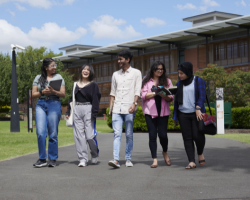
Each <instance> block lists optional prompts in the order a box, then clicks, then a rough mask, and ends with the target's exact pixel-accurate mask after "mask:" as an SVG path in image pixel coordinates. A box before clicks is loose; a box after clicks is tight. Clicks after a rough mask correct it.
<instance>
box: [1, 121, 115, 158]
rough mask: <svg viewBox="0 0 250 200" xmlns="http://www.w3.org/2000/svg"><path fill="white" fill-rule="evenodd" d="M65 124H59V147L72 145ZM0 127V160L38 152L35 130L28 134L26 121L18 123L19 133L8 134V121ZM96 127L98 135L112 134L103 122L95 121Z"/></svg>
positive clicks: (70, 130) (68, 129)
mask: <svg viewBox="0 0 250 200" xmlns="http://www.w3.org/2000/svg"><path fill="white" fill-rule="evenodd" d="M65 123H66V122H65V121H64V120H62V121H60V124H59V132H58V145H59V147H61V146H66V145H70V144H74V137H73V130H72V128H70V127H66V125H65ZM0 127H1V129H0V152H1V153H0V160H5V159H7V158H12V157H16V156H20V155H24V154H28V153H34V152H37V151H38V146H37V137H36V128H34V129H33V133H31V132H29V133H28V131H27V121H20V133H11V132H10V122H9V121H0ZM96 127H97V132H98V133H108V132H112V129H110V128H109V127H108V126H107V124H106V121H104V120H97V121H96ZM47 144H48V142H47Z"/></svg>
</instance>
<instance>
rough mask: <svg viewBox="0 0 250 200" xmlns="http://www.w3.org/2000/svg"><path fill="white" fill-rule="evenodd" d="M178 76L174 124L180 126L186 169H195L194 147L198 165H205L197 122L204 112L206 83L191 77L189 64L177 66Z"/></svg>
mask: <svg viewBox="0 0 250 200" xmlns="http://www.w3.org/2000/svg"><path fill="white" fill-rule="evenodd" d="M178 75H179V78H180V81H179V82H178V83H177V84H176V85H177V87H178V91H177V94H176V95H175V101H174V115H173V119H174V121H175V124H176V125H177V124H178V122H179V123H180V126H181V132H182V137H183V141H184V146H185V150H186V153H187V157H188V160H189V164H188V166H187V167H186V169H193V168H196V164H195V146H194V143H195V144H196V148H197V153H198V157H199V164H200V165H201V166H202V165H204V164H205V159H204V156H203V150H204V147H205V135H204V134H203V133H200V132H199V128H198V121H199V120H202V117H203V113H205V112H206V110H205V106H204V103H205V99H206V82H205V81H204V80H203V79H202V78H200V77H195V76H194V75H193V65H192V63H190V62H184V63H182V64H180V65H178Z"/></svg>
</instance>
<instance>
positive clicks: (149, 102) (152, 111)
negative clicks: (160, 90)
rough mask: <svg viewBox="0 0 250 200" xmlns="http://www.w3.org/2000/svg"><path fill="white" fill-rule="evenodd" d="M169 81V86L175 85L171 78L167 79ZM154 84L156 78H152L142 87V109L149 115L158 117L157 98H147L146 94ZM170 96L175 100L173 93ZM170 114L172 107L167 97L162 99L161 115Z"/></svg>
mask: <svg viewBox="0 0 250 200" xmlns="http://www.w3.org/2000/svg"><path fill="white" fill-rule="evenodd" d="M167 81H168V87H167V88H169V87H171V86H173V84H172V82H171V80H170V79H167ZM153 85H154V80H153V79H152V78H151V79H150V80H149V81H148V82H147V83H146V84H145V85H144V86H143V88H142V89H141V98H142V111H143V113H144V115H145V114H147V115H151V116H152V118H155V117H158V113H157V108H156V104H155V99H154V98H150V99H145V97H146V94H147V93H148V92H151V88H152V86H153ZM169 97H171V98H172V100H171V101H173V99H174V97H173V95H169ZM168 115H170V108H169V103H168V102H167V101H166V100H165V99H163V98H162V99H161V114H160V116H161V117H163V116H168Z"/></svg>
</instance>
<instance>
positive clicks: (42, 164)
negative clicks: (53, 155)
mask: <svg viewBox="0 0 250 200" xmlns="http://www.w3.org/2000/svg"><path fill="white" fill-rule="evenodd" d="M33 166H34V167H38V168H40V167H45V166H47V162H46V159H38V160H37V161H36V163H34V164H33Z"/></svg>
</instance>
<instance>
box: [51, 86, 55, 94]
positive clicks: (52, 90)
mask: <svg viewBox="0 0 250 200" xmlns="http://www.w3.org/2000/svg"><path fill="white" fill-rule="evenodd" d="M49 90H50V92H51V93H54V94H55V93H56V90H54V89H53V88H52V87H51V86H49Z"/></svg>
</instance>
